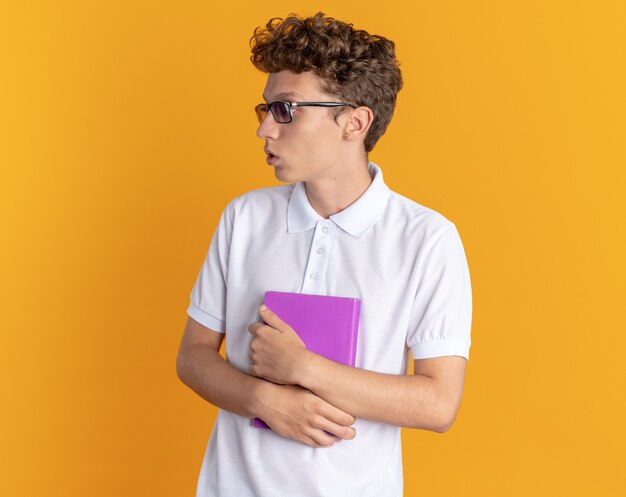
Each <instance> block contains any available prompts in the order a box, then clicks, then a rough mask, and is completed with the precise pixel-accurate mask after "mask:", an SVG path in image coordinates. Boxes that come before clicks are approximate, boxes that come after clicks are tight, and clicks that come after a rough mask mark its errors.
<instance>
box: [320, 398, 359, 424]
mask: <svg viewBox="0 0 626 497" xmlns="http://www.w3.org/2000/svg"><path fill="white" fill-rule="evenodd" d="M320 413H321V414H322V415H323V416H324V417H325V418H326V419H328V420H330V421H331V422H333V423H336V424H338V425H341V426H352V425H353V424H354V423H355V422H356V418H355V417H354V416H352V415H351V414H348V413H347V412H344V411H342V410H341V409H338V408H336V407H335V406H333V405H332V404H328V403H326V405H324V406H322V408H321V410H320Z"/></svg>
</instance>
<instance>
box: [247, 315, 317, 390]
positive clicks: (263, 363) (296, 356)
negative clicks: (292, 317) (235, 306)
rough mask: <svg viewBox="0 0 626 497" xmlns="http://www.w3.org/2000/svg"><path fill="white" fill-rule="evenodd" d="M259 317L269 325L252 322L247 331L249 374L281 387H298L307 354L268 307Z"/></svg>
mask: <svg viewBox="0 0 626 497" xmlns="http://www.w3.org/2000/svg"><path fill="white" fill-rule="evenodd" d="M259 314H260V315H261V317H262V318H263V321H265V322H266V323H267V324H263V323H252V324H251V325H250V326H249V327H248V331H250V333H251V334H252V335H253V337H254V338H253V339H252V342H251V343H250V361H251V365H250V373H251V374H252V375H254V376H258V377H259V378H264V379H266V380H269V381H271V382H273V383H278V384H281V385H296V384H298V371H299V369H300V368H301V367H302V364H303V362H304V361H305V360H306V356H307V353H308V351H307V350H306V347H305V345H304V343H303V342H302V340H301V339H300V337H299V336H298V335H297V333H296V332H295V331H293V328H291V326H289V325H288V324H287V323H285V322H284V321H282V320H281V319H280V318H279V317H278V316H277V315H276V314H274V313H273V312H272V311H270V310H269V309H268V308H267V307H266V306H265V305H262V306H261V307H260V308H259Z"/></svg>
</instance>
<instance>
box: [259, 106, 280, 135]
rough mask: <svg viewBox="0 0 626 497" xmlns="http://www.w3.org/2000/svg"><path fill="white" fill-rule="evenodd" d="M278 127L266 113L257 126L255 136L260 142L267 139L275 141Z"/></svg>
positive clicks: (269, 113) (269, 114)
mask: <svg viewBox="0 0 626 497" xmlns="http://www.w3.org/2000/svg"><path fill="white" fill-rule="evenodd" d="M279 126H280V124H278V123H277V122H276V120H275V119H274V116H273V115H272V113H271V112H268V113H267V114H266V115H265V119H263V121H262V122H261V124H259V127H258V128H257V130H256V135H257V136H258V137H259V138H261V139H262V140H265V139H267V138H271V139H273V140H275V139H276V138H278V130H279Z"/></svg>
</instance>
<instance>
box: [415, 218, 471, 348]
mask: <svg viewBox="0 0 626 497" xmlns="http://www.w3.org/2000/svg"><path fill="white" fill-rule="evenodd" d="M420 259H421V260H420V261H419V263H418V271H419V283H418V286H417V291H416V295H415V300H414V302H413V309H412V311H411V317H410V320H409V331H408V335H407V346H408V347H409V348H410V349H411V352H412V353H413V358H414V359H427V358H432V357H441V356H450V355H455V356H462V357H465V358H466V359H469V349H470V343H471V340H470V330H471V325H472V289H471V284H470V275H469V268H468V266H467V259H466V257H465V251H464V249H463V244H462V242H461V238H460V237H459V234H458V231H457V229H456V227H455V226H454V224H452V223H450V224H449V225H448V226H446V227H445V228H444V229H443V231H442V232H441V234H440V235H439V236H436V239H435V240H434V241H433V242H431V243H430V244H429V245H428V246H427V247H426V249H425V252H424V253H423V255H422V256H421V257H420Z"/></svg>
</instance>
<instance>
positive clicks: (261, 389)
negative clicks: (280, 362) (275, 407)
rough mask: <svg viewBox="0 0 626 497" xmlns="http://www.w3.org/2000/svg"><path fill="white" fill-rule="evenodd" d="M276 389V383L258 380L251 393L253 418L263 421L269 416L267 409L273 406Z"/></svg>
mask: <svg viewBox="0 0 626 497" xmlns="http://www.w3.org/2000/svg"><path fill="white" fill-rule="evenodd" d="M275 388H276V385H275V384H274V383H271V382H269V381H266V380H263V379H260V378H259V379H257V381H256V382H255V385H254V387H253V388H252V392H251V393H252V395H251V403H250V412H251V417H253V418H261V419H263V418H264V417H265V416H266V415H267V409H268V407H269V406H271V405H272V395H273V390H274V389H275Z"/></svg>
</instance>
